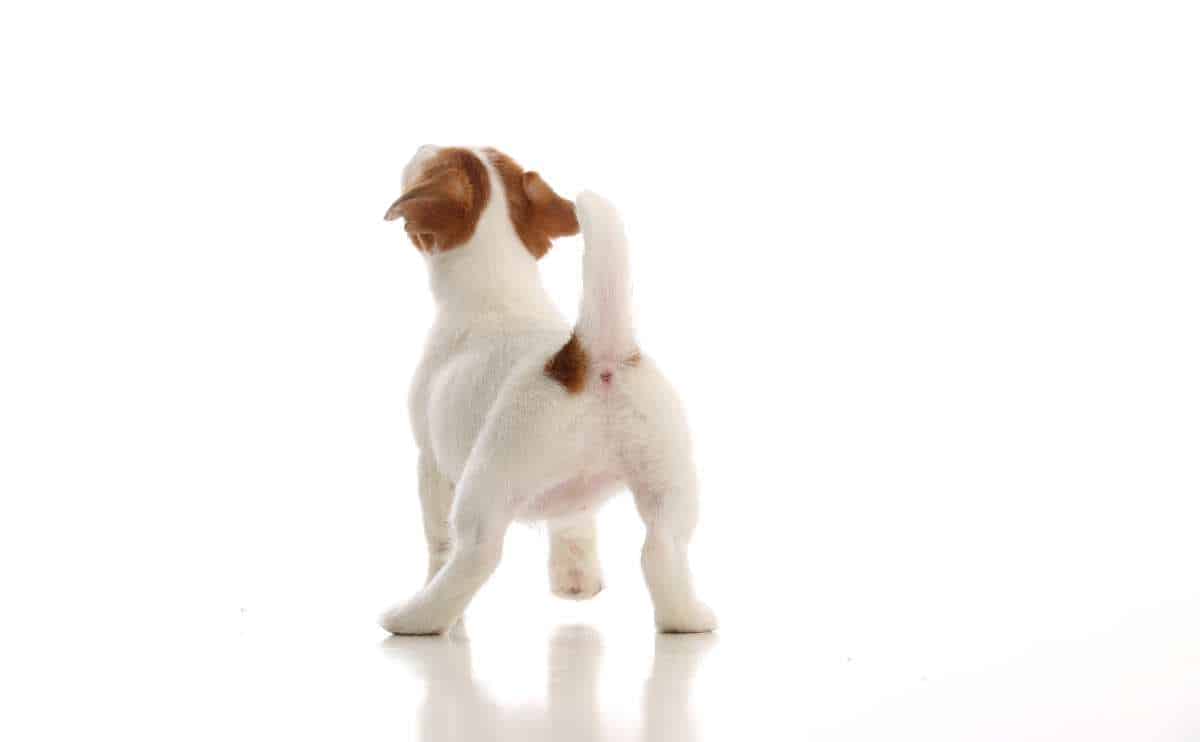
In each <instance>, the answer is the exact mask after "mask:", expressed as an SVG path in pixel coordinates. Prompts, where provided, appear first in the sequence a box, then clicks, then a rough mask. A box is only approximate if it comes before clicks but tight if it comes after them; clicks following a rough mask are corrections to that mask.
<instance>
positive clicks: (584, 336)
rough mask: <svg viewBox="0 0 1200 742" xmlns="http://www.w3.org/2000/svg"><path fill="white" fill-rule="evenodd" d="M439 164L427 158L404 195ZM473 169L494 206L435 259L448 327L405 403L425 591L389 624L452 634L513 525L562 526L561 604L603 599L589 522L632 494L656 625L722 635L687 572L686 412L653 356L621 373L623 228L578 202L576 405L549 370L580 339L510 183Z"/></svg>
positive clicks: (690, 489)
mask: <svg viewBox="0 0 1200 742" xmlns="http://www.w3.org/2000/svg"><path fill="white" fill-rule="evenodd" d="M432 151H434V152H435V151H436V150H435V149H434V150H432ZM430 154H431V149H430V148H428V147H423V148H422V149H421V150H419V151H418V153H417V156H416V157H415V158H414V162H412V163H410V164H409V166H408V167H406V169H405V181H406V184H407V182H408V181H409V180H410V179H411V177H412V173H413V172H414V170H415V169H416V168H417V167H418V166H419V163H420V161H421V160H422V159H423V158H426V157H428V156H429V155H430ZM476 154H477V156H478V157H479V158H480V160H481V161H482V162H484V163H485V164H486V165H487V169H488V177H489V178H490V181H491V191H492V196H491V198H490V199H489V202H488V204H487V206H486V208H485V209H484V211H483V213H482V215H481V217H480V220H479V223H478V225H477V227H476V229H475V232H474V234H473V235H472V237H471V238H470V239H469V240H468V241H467V242H466V243H465V244H463V245H460V246H458V247H456V248H454V249H452V250H449V251H447V252H444V253H434V254H429V255H427V258H426V260H427V262H428V264H429V272H430V283H431V287H432V290H433V295H434V299H435V301H436V304H437V316H436V319H435V321H434V324H433V329H432V331H431V332H430V335H429V339H428V342H427V345H426V348H425V355H424V358H423V360H422V361H421V365H420V367H419V368H418V369H417V373H416V376H415V378H414V380H413V385H412V391H411V394H410V398H409V407H410V413H411V417H412V427H413V433H414V435H415V437H416V440H417V445H418V447H419V449H420V464H419V489H420V495H421V503H422V508H423V510H424V515H425V532H426V536H427V539H428V543H429V573H428V579H427V581H426V585H425V587H424V588H423V589H422V590H421V591H420V592H419V593H418V594H417V595H416V596H414V597H413V598H412V599H411V600H409V601H408V602H406V603H404V604H402V605H399V606H397V607H395V608H392V609H391V610H389V611H387V612H386V613H385V614H384V615H383V618H382V620H381V623H382V625H383V626H384V628H386V629H388V630H389V631H391V632H393V633H396V634H427V633H440V632H443V631H445V630H446V629H448V628H449V627H450V626H451V625H452V624H454V623H455V622H456V621H457V620H458V618H459V617H460V616H461V615H462V613H463V611H464V610H465V609H466V607H467V604H468V603H469V602H470V600H471V598H472V597H473V596H474V594H475V592H476V591H477V590H478V589H479V587H480V586H481V585H482V584H483V583H484V582H485V581H486V580H487V578H488V577H489V576H490V575H491V574H492V572H493V571H494V570H495V568H496V565H497V564H498V562H499V560H500V553H501V548H502V544H503V540H504V534H505V531H506V529H507V528H508V526H509V524H510V523H511V522H512V521H513V520H515V519H547V520H549V521H550V533H551V550H550V578H551V588H552V590H553V591H554V592H555V593H556V594H558V595H562V596H564V597H571V598H587V597H591V596H592V595H594V594H595V593H596V592H599V590H600V588H601V586H602V580H601V575H600V567H599V563H598V561H597V556H596V534H595V523H594V516H593V513H594V510H595V508H596V507H597V506H598V505H599V504H600V503H601V502H602V501H603V500H604V499H605V498H607V497H608V496H610V495H611V494H612V493H613V492H615V491H617V490H618V489H619V488H620V486H621V485H626V486H628V487H629V488H630V489H631V490H632V492H633V495H634V498H635V501H636V503H637V507H638V512H639V513H640V514H641V517H642V519H643V521H644V523H645V525H646V541H645V545H644V547H643V550H642V566H643V569H644V572H645V576H646V582H647V585H648V587H649V589H650V593H651V597H652V599H653V603H654V611H655V619H656V623H657V625H658V626H659V628H660V629H661V630H663V631H683V632H693V631H710V630H712V629H713V628H714V627H715V626H716V620H715V618H714V616H713V614H712V612H711V611H710V610H709V609H708V608H707V607H706V606H705V605H704V604H703V603H701V602H700V601H699V600H697V598H696V596H695V594H694V592H693V590H692V585H691V576H690V572H689V569H688V565H687V544H688V541H689V539H690V536H691V533H692V530H693V528H694V527H695V524H696V515H697V508H696V476H695V472H694V467H693V463H692V454H691V445H690V442H689V438H688V432H687V426H686V423H685V421H684V416H683V410H682V407H681V405H680V403H679V401H678V399H677V398H676V396H675V394H674V391H673V390H672V389H671V387H670V385H669V384H668V382H667V380H666V379H665V378H664V377H663V375H662V374H661V373H660V372H659V371H658V369H657V368H656V367H655V366H654V363H653V362H652V361H651V360H650V359H649V358H648V357H647V356H645V355H644V354H643V355H642V358H641V361H640V362H639V363H638V364H637V365H636V366H631V365H625V364H622V363H621V360H622V359H623V358H626V357H628V355H629V354H631V353H632V352H634V350H636V346H634V344H633V328H632V322H631V318H630V315H629V309H628V307H629V301H628V269H627V267H626V266H627V260H626V256H625V243H624V236H623V233H622V228H621V224H620V222H619V220H618V218H617V216H616V212H615V210H614V209H613V208H612V206H611V205H610V204H609V203H608V202H606V201H604V200H603V199H602V198H600V197H599V196H596V195H594V194H587V193H585V194H582V195H581V196H580V197H579V199H578V202H577V210H578V213H579V217H580V220H581V222H582V227H583V231H584V237H585V240H586V242H587V248H586V249H587V256H586V258H585V278H584V297H583V300H582V302H581V316H580V324H579V326H578V327H577V332H578V333H579V337H580V339H581V341H582V343H583V346H584V348H585V350H587V352H588V353H589V356H590V357H591V361H592V363H591V364H590V366H589V374H588V380H587V386H586V388H585V389H584V391H583V392H581V393H579V394H574V395H572V394H568V393H567V391H566V390H565V389H564V388H563V387H562V386H561V385H560V384H559V383H558V382H557V381H555V380H553V379H551V378H549V377H548V376H547V375H546V374H545V372H544V366H545V364H546V362H547V360H549V359H550V358H551V357H552V356H553V355H554V354H555V353H556V352H557V351H558V350H559V349H560V348H561V347H562V346H563V344H564V343H565V342H566V341H567V339H568V337H569V336H570V333H571V328H570V327H569V326H568V325H567V323H566V321H565V320H564V319H563V317H562V315H561V314H560V313H559V312H558V310H557V309H556V308H555V307H554V305H553V303H552V302H551V300H550V298H549V296H548V295H547V294H546V291H545V290H544V289H543V287H542V284H541V278H540V276H539V273H538V268H537V261H536V260H535V259H534V258H533V256H532V255H530V253H529V251H528V250H526V249H525V246H524V245H523V244H522V243H521V241H520V239H519V237H518V236H517V234H516V232H515V230H514V229H513V227H512V223H511V221H510V219H509V215H508V207H507V203H506V199H505V198H504V196H503V193H504V191H503V184H502V181H501V180H500V178H499V176H498V174H497V173H496V172H495V170H494V169H493V168H492V166H491V164H490V163H488V160H487V157H486V156H484V155H483V154H482V153H476ZM602 373H607V374H609V375H610V376H609V377H608V381H602V380H601V378H600V375H601V374H602Z"/></svg>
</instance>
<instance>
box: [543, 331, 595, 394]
mask: <svg viewBox="0 0 1200 742" xmlns="http://www.w3.org/2000/svg"><path fill="white" fill-rule="evenodd" d="M587 372H588V356H587V351H586V350H584V349H583V343H581V342H579V338H577V337H575V333H571V339H570V340H568V341H567V344H566V345H564V346H563V347H562V348H560V349H559V351H558V352H557V353H555V354H554V356H553V357H552V358H551V359H550V360H549V361H546V375H547V376H549V377H550V378H551V379H554V380H555V381H557V382H558V383H559V384H562V385H563V386H564V387H566V389H567V393H568V394H578V393H579V392H582V391H583V387H584V385H585V384H586V383H587Z"/></svg>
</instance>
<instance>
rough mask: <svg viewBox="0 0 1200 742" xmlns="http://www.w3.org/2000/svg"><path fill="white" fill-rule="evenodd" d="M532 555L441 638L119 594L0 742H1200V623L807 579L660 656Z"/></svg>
mask: <svg viewBox="0 0 1200 742" xmlns="http://www.w3.org/2000/svg"><path fill="white" fill-rule="evenodd" d="M540 535H541V534H538V533H536V532H529V531H527V530H526V531H518V532H516V533H514V534H513V536H512V537H511V540H512V542H513V548H511V549H510V551H511V552H513V559H512V560H511V561H512V562H513V563H511V564H506V565H502V567H501V570H500V572H499V573H498V574H497V579H496V582H495V584H489V585H488V586H487V587H486V588H485V590H484V592H483V593H482V594H481V596H480V599H479V602H478V604H477V605H476V606H475V607H474V609H473V610H472V612H471V613H470V614H469V617H468V622H467V626H466V630H465V632H463V633H462V634H456V635H451V636H446V637H431V638H415V637H414V638H399V637H394V638H389V637H387V636H386V635H385V634H384V633H383V632H382V631H380V630H379V629H377V628H376V627H375V626H374V624H373V623H372V620H373V611H372V608H373V607H374V606H375V603H376V602H375V601H374V600H365V599H363V598H362V596H363V595H365V594H366V593H367V592H369V591H367V590H364V589H362V586H361V584H359V583H358V582H356V581H354V580H349V581H348V584H349V585H350V587H347V588H346V589H345V591H344V592H341V593H339V592H338V589H337V588H336V586H335V584H336V580H331V579H330V578H329V576H328V575H319V574H316V575H314V578H315V579H317V580H318V582H317V583H315V584H317V585H319V586H320V587H321V589H322V590H323V591H326V592H325V594H321V593H315V592H314V593H312V594H308V595H304V594H303V593H302V592H301V591H297V590H296V588H295V585H291V584H289V583H288V582H287V581H286V580H282V581H281V582H280V583H279V584H278V586H277V587H276V589H275V590H271V589H266V588H264V589H262V590H257V591H256V592H255V594H254V596H253V597H254V599H252V600H248V601H245V605H244V606H242V607H234V606H233V605H232V603H230V604H226V605H223V604H221V603H220V602H219V599H220V598H221V597H222V595H225V597H228V595H227V594H224V593H223V591H222V588H220V587H219V586H213V585H208V586H204V585H199V584H197V587H198V588H199V589H202V590H206V591H208V592H207V593H205V595H206V596H207V597H209V598H212V599H213V602H212V604H211V605H210V606H209V607H208V608H204V607H202V602H203V601H196V600H192V601H189V602H190V605H188V606H187V607H189V608H190V612H180V613H179V614H178V615H176V616H175V617H174V618H173V619H172V617H171V615H170V611H169V610H164V607H170V606H177V607H179V608H181V609H182V608H184V607H185V605H186V604H185V603H177V602H175V601H177V600H178V599H179V596H180V595H181V592H180V591H179V588H178V586H169V585H164V586H163V588H162V593H161V594H160V596H159V598H160V599H161V601H164V602H159V603H158V609H157V610H155V609H153V608H152V607H151V606H152V605H153V604H154V603H155V600H154V599H153V598H154V596H147V595H143V596H141V597H137V596H136V595H135V593H134V592H133V591H134V590H135V589H143V588H147V587H150V588H153V586H151V585H147V584H144V583H143V584H142V585H140V586H135V585H133V583H130V584H129V585H128V586H127V587H129V589H130V592H129V593H127V594H124V595H121V596H118V597H121V598H122V600H118V601H115V602H113V603H111V605H113V606H119V605H121V604H122V602H123V600H124V599H126V598H128V599H129V600H130V601H132V602H129V603H125V604H126V605H136V606H138V607H139V608H140V609H142V610H138V611H132V610H131V611H124V612H120V611H112V612H103V613H102V614H98V615H95V616H94V617H91V618H87V617H86V615H85V614H84V613H82V612H81V613H77V614H59V615H58V616H56V617H55V620H56V621H57V620H66V621H67V623H73V624H74V629H73V630H69V629H67V627H66V626H64V628H63V630H62V631H61V632H60V634H59V635H58V636H57V637H56V638H54V639H52V640H50V642H49V643H46V644H37V643H32V642H27V641H26V642H20V641H18V642H13V643H12V646H11V647H10V649H11V651H9V652H6V657H7V658H8V659H9V661H10V662H9V663H6V664H8V667H7V669H8V670H9V671H10V672H12V671H13V670H14V668H15V669H16V670H17V672H15V673H12V675H11V676H12V677H14V678H19V680H20V682H19V684H18V685H14V686H10V693H9V695H10V698H11V699H12V705H11V706H10V707H9V711H7V712H6V714H5V717H6V718H5V720H4V722H3V724H4V725H6V726H7V725H12V727H11V729H10V730H9V731H10V732H12V733H19V734H20V736H19V737H18V736H9V735H6V736H7V738H9V739H17V738H20V739H70V738H82V737H85V736H89V735H90V736H92V737H93V738H102V739H118V738H119V739H197V740H199V739H225V740H265V739H287V740H301V739H303V740H308V739H312V740H330V739H346V740H427V741H429V742H437V741H439V740H514V741H515V740H519V741H521V742H536V741H537V740H570V741H573V742H574V741H580V740H655V741H656V742H657V741H664V740H738V739H756V740H757V739H821V740H867V739H920V740H973V741H980V740H1014V739H1020V740H1088V741H1089V742H1097V741H1102V740H1114V741H1115V740H1121V741H1126V740H1139V741H1143V740H1178V741H1180V742H1185V741H1194V740H1196V739H1200V638H1198V637H1200V629H1198V628H1197V627H1200V600H1196V599H1188V598H1185V597H1180V598H1176V599H1170V598H1166V597H1162V598H1161V599H1158V600H1146V601H1144V602H1142V603H1139V604H1124V603H1121V602H1120V601H1106V600H1104V599H1102V598H1101V596H1098V595H1093V594H1074V595H1071V596H1069V597H1064V598H1063V599H1060V600H1055V599H1053V598H1052V597H1050V598H1048V599H1047V600H1046V601H1045V602H1044V603H1043V604H1042V606H1041V607H1039V605H1038V604H1036V603H1018V602H1016V600H1015V598H1016V596H1017V595H1018V594H1022V595H1023V596H1024V597H1026V598H1028V597H1029V596H1030V595H1031V593H1030V592H1028V590H1029V589H1030V588H1028V587H1022V588H1020V589H1019V590H1018V589H1014V588H1012V587H1009V588H1006V589H1007V590H1008V595H1002V594H998V595H997V598H996V600H995V601H994V602H990V601H988V600H986V599H984V598H982V597H981V596H982V595H983V594H984V593H982V592H981V591H979V590H976V589H972V588H970V587H969V586H964V587H962V588H961V589H949V590H947V591H946V592H945V593H944V600H942V601H941V602H937V601H934V600H931V599H930V597H929V596H928V595H924V594H921V593H920V591H919V589H918V592H917V594H914V595H912V596H911V600H904V599H903V596H900V595H896V594H888V593H883V592H880V590H879V587H878V585H876V586H874V587H873V588H872V589H871V590H870V591H867V592H864V593H858V592H857V591H855V590H854V589H853V588H845V589H844V590H842V591H840V592H831V591H828V590H825V589H824V588H821V589H820V591H817V590H816V588H818V587H820V586H819V584H818V583H813V582H812V581H811V580H810V581H809V582H808V585H809V595H805V594H802V591H796V590H787V589H783V590H779V591H777V592H775V593H771V594H757V595H755V594H754V593H753V592H752V591H751V590H749V589H746V588H745V587H739V586H738V585H736V584H726V583H722V582H720V581H719V580H715V579H709V580H708V581H707V582H708V583H710V584H709V593H710V597H711V599H712V602H713V603H714V605H715V606H716V607H718V608H719V609H720V611H721V615H722V618H723V621H724V625H723V627H722V629H721V630H720V631H719V632H718V633H717V634H715V635H698V636H656V635H655V634H654V633H653V631H652V629H651V627H650V625H649V612H648V609H649V606H648V604H647V601H646V598H645V594H644V592H645V591H644V589H643V587H642V585H641V584H640V582H639V581H638V579H637V569H636V555H634V556H633V557H632V558H628V559H619V558H618V559H613V560H611V561H612V562H613V564H611V565H610V567H609V570H608V579H609V586H608V588H607V589H606V590H605V592H604V593H602V594H601V595H600V596H598V597H597V598H596V599H595V600H593V601H591V602H588V603H569V602H564V601H559V600H555V599H553V598H551V597H550V596H548V595H546V594H545V592H544V580H545V578H544V575H542V574H540V573H536V572H532V573H531V572H530V571H529V569H527V568H529V567H533V566H536V565H535V564H534V560H533V557H535V556H536V555H537V554H538V547H539V546H540V538H539V537H540ZM630 535H632V534H630ZM409 576H411V577H414V578H415V577H417V572H416V571H414V572H413V573H412V574H411V575H409ZM719 576H720V573H719V572H717V574H715V575H714V577H719ZM225 577H226V578H229V579H233V578H234V575H232V574H226V575H225ZM714 585H715V586H716V587H720V588H721V589H715V588H714ZM1035 593H1036V590H1035ZM354 595H359V596H360V597H359V598H355V597H353V596H354ZM195 597H196V596H195V595H193V598H195ZM732 597H738V598H740V600H739V601H731V600H729V599H730V598H732ZM750 598H753V600H750ZM380 602H382V601H380ZM1006 602H1007V603H1008V604H1009V605H1010V609H1008V610H1003V609H1002V608H1001V606H1002V605H1003V604H1004V603H1006ZM1042 607H1044V608H1045V610H1042ZM10 638H11V637H10ZM13 660H15V664H12V661H13Z"/></svg>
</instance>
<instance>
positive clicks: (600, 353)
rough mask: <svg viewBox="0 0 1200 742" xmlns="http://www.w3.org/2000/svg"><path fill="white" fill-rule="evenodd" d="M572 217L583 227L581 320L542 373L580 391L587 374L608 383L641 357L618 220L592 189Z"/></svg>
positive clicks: (572, 390)
mask: <svg viewBox="0 0 1200 742" xmlns="http://www.w3.org/2000/svg"><path fill="white" fill-rule="evenodd" d="M575 215H576V216H577V217H578V219H579V226H580V228H581V229H582V231H583V296H582V298H581V299H580V301H579V320H578V321H577V322H576V323H575V332H574V333H572V335H571V339H570V340H568V341H567V344H566V345H564V346H563V347H562V348H560V349H559V351H558V352H557V353H555V354H554V356H552V357H551V358H550V360H549V361H547V362H546V375H547V376H549V377H550V378H552V379H555V380H556V381H558V383H560V384H562V385H563V386H564V387H565V388H566V390H567V392H569V393H570V394H577V393H579V392H582V391H583V390H584V389H585V388H586V387H587V385H588V379H589V378H593V379H597V380H599V382H600V383H601V384H605V385H606V384H609V383H611V382H612V378H613V372H614V371H615V370H616V369H617V368H618V367H619V366H622V365H626V366H632V365H636V364H637V363H638V361H639V360H640V358H641V356H640V355H639V354H638V348H637V344H636V343H635V342H634V340H633V311H632V308H631V306H630V297H629V250H628V248H627V246H626V243H625V228H624V227H623V226H622V225H621V218H620V217H619V216H617V210H616V209H614V208H613V205H612V204H610V203H609V202H608V201H606V200H604V199H603V198H601V197H600V196H597V195H596V194H594V193H592V192H590V191H584V192H583V193H581V194H579V198H577V199H576V200H575Z"/></svg>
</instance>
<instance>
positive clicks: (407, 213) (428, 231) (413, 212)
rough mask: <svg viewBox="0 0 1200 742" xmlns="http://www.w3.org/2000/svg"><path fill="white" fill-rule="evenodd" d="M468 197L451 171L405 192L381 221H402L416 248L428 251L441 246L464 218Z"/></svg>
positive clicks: (455, 174) (468, 193)
mask: <svg viewBox="0 0 1200 742" xmlns="http://www.w3.org/2000/svg"><path fill="white" fill-rule="evenodd" d="M470 208H471V194H470V189H469V188H468V187H467V185H466V183H465V182H464V179H463V178H461V177H459V175H458V174H457V173H455V172H454V171H452V170H444V171H442V172H441V173H439V174H437V175H435V176H434V177H433V178H430V179H427V180H425V181H423V182H420V183H417V184H416V185H414V186H413V187H412V188H410V189H408V192H407V193H405V194H404V195H403V196H401V197H400V198H398V199H396V201H395V203H393V204H392V205H391V207H390V208H388V210H387V214H385V215H384V217H383V218H384V219H386V220H387V221H389V222H390V221H393V220H395V219H399V218H400V217H404V230H405V231H406V232H408V233H409V234H410V235H413V236H414V238H415V239H417V240H419V242H418V245H417V246H418V247H421V248H422V249H428V247H431V246H433V245H436V244H439V243H440V244H445V241H446V240H445V238H446V236H448V234H449V233H450V232H453V231H455V229H456V228H457V227H458V225H460V224H462V222H463V221H464V220H465V219H466V218H467V213H468V212H469V211H470Z"/></svg>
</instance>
